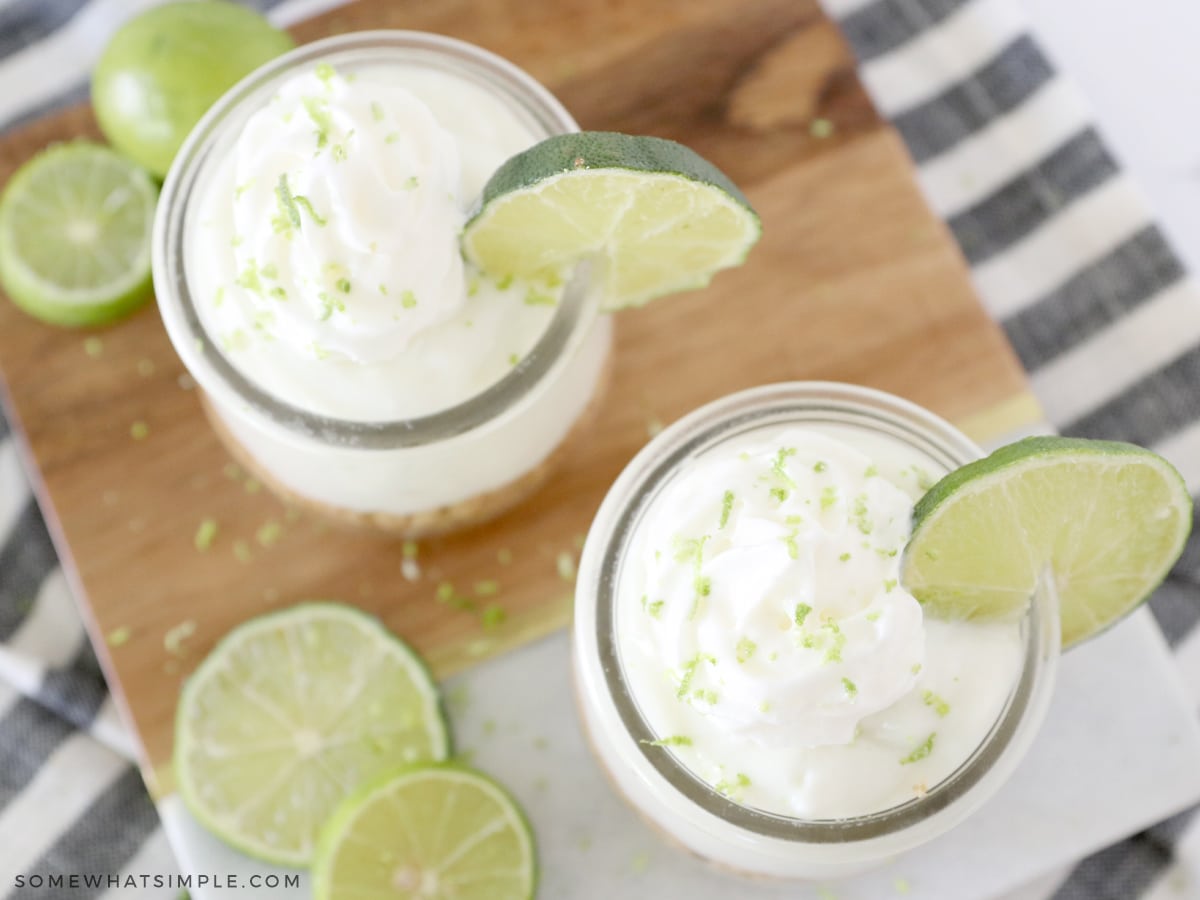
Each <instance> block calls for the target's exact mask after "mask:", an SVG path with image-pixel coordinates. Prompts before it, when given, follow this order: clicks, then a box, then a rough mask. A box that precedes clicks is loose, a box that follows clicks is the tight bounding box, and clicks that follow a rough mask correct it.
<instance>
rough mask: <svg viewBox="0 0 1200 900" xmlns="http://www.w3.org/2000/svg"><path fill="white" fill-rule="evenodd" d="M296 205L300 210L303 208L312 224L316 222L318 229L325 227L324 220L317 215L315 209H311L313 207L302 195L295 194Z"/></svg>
mask: <svg viewBox="0 0 1200 900" xmlns="http://www.w3.org/2000/svg"><path fill="white" fill-rule="evenodd" d="M296 203H297V204H298V205H299V206H300V207H301V208H303V209H304V211H305V212H306V213H308V215H309V218H311V219H312V220H313V221H314V222H316V223H317V226H318V227H320V228H324V227H325V225H326V220H325V219H324V218H322V217H321V216H319V215H318V214H317V211H316V210H315V209H313V206H312V204H311V203H310V202H309V200H308V198H307V197H305V196H304V195H303V194H297V195H296Z"/></svg>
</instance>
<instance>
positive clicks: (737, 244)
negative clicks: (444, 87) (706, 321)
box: [463, 131, 762, 311]
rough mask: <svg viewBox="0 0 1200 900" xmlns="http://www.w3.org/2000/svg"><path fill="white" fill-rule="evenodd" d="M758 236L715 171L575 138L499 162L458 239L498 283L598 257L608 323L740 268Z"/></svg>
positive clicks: (697, 162)
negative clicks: (610, 315)
mask: <svg viewBox="0 0 1200 900" xmlns="http://www.w3.org/2000/svg"><path fill="white" fill-rule="evenodd" d="M761 234H762V225H761V223H760V221H759V218H758V215H757V214H756V213H755V212H754V210H753V209H752V208H751V206H750V203H749V201H748V200H747V199H746V197H745V196H744V195H743V194H742V192H741V191H740V190H738V188H737V186H736V185H734V183H733V182H732V181H730V180H729V178H727V177H726V176H725V175H724V174H723V173H722V172H721V171H720V170H719V169H717V167H716V166H714V165H713V164H712V163H710V162H708V161H707V160H706V159H704V158H703V157H701V156H699V155H698V154H696V153H695V152H694V151H692V150H690V149H688V148H687V147H685V146H683V145H682V144H677V143H675V142H674V141H668V140H663V139H662V138H655V137H643V136H633V135H628V134H617V133H615V132H602V131H592V132H588V131H585V132H578V133H574V134H563V135H557V136H555V137H551V138H548V139H546V140H544V141H542V142H541V143H539V144H536V145H534V146H533V147H530V148H529V149H528V150H526V151H525V152H523V153H520V154H518V155H516V156H514V157H512V158H511V159H509V160H508V161H507V162H505V163H504V164H503V165H502V166H501V167H500V168H499V169H498V170H497V171H496V173H495V174H494V175H493V176H492V177H491V179H490V180H489V181H488V183H487V185H486V186H485V187H484V190H483V197H482V200H481V203H480V209H479V212H478V213H476V214H475V216H474V217H473V218H472V219H471V220H470V221H469V222H468V223H467V225H466V227H465V228H464V230H463V251H464V253H465V255H466V257H467V259H469V260H470V261H471V262H473V263H475V264H476V265H478V266H479V267H480V268H481V269H482V270H483V271H484V272H486V273H487V274H489V275H491V276H492V277H494V278H497V279H499V280H500V283H501V284H502V285H503V284H504V282H505V281H511V279H512V278H513V277H514V276H515V277H517V278H522V279H525V280H526V281H530V282H538V281H542V282H545V281H547V280H548V279H553V278H560V277H561V276H562V273H563V272H565V271H566V270H568V269H569V268H571V267H572V266H574V265H575V264H576V263H577V262H579V261H581V260H583V259H585V258H589V257H599V258H601V259H602V260H603V265H602V266H601V268H600V277H601V278H602V281H603V284H604V300H603V307H604V309H605V310H607V311H612V310H618V309H623V308H626V307H631V306H641V305H643V304H645V303H647V302H649V301H650V300H653V299H654V298H655V297H659V296H661V295H663V294H670V293H675V292H677V291H686V290H694V289H696V288H701V287H704V286H705V285H707V284H708V282H709V280H710V279H711V278H712V276H713V275H714V274H715V273H716V272H718V271H720V270H722V269H727V268H730V267H732V266H737V265H740V264H741V263H742V262H743V261H744V260H745V258H746V254H747V253H749V251H750V248H751V247H752V246H754V244H755V243H756V242H757V241H758V239H759V237H760V235H761Z"/></svg>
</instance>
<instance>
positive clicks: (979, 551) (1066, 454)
mask: <svg viewBox="0 0 1200 900" xmlns="http://www.w3.org/2000/svg"><path fill="white" fill-rule="evenodd" d="M1191 523H1192V499H1191V497H1190V496H1189V495H1188V491H1187V487H1186V485H1185V484H1184V482H1183V478H1182V477H1181V476H1180V475H1179V473H1178V472H1177V471H1176V470H1175V469H1174V468H1173V467H1172V466H1171V464H1170V463H1168V462H1167V461H1166V460H1165V459H1163V458H1162V457H1160V456H1158V455H1156V454H1154V453H1151V452H1150V451H1148V450H1144V449H1142V448H1141V447H1136V446H1134V445H1132V444H1122V443H1115V442H1111V441H1089V440H1079V439H1072V438H1058V437H1038V438H1028V439H1026V440H1023V441H1019V442H1017V443H1015V444H1010V445H1009V446H1007V447H1002V448H1001V449H999V450H997V451H996V452H995V453H993V454H992V455H991V456H988V457H986V458H985V459H981V460H978V461H976V462H973V463H970V464H968V465H966V466H963V467H962V468H961V469H957V470H956V471H954V472H951V473H950V474H949V475H947V476H946V477H945V478H943V479H942V480H941V481H939V482H938V483H937V484H935V485H934V486H933V487H932V488H930V489H929V492H928V493H926V494H925V496H924V497H922V498H921V500H920V501H919V502H918V503H917V505H916V508H915V509H914V510H913V533H912V538H911V539H910V540H909V543H908V547H907V548H906V549H905V554H904V564H903V569H902V574H901V580H902V582H903V584H904V586H905V587H906V588H907V589H908V590H909V591H911V592H912V594H913V595H914V596H915V597H916V598H917V599H918V600H919V601H921V603H922V604H923V606H924V608H925V610H926V611H927V612H928V613H929V614H930V615H932V616H936V617H937V618H940V619H975V620H981V621H987V620H1012V619H1015V618H1017V617H1019V616H1020V615H1021V614H1022V613H1023V612H1024V611H1025V609H1026V607H1027V606H1028V604H1029V601H1030V598H1031V597H1032V596H1033V592H1034V589H1035V587H1036V585H1037V581H1038V578H1039V576H1040V574H1041V573H1042V572H1043V571H1044V570H1046V569H1047V568H1048V569H1049V571H1050V573H1051V574H1052V576H1053V578H1054V585H1055V588H1056V589H1057V593H1058V599H1059V606H1060V612H1061V617H1062V640H1063V646H1064V647H1069V646H1071V645H1072V644H1076V643H1078V642H1079V641H1082V640H1084V639H1086V638H1089V637H1091V636H1093V635H1095V634H1098V633H1099V632H1101V631H1103V630H1104V629H1105V628H1107V627H1108V626H1109V625H1111V624H1113V623H1114V622H1116V621H1117V620H1119V619H1121V618H1122V617H1123V616H1125V615H1126V614H1127V613H1129V612H1130V611H1131V610H1133V609H1134V608H1136V607H1137V606H1138V605H1139V604H1141V603H1142V602H1143V601H1144V600H1145V599H1146V598H1147V597H1149V596H1150V593H1151V592H1152V591H1153V590H1154V588H1155V587H1157V586H1158V585H1159V583H1160V582H1162V580H1163V579H1164V578H1165V577H1166V575H1167V573H1168V572H1169V571H1170V569H1171V566H1172V565H1174V563H1175V561H1176V560H1177V559H1178V558H1179V556H1180V554H1181V553H1182V552H1183V548H1184V544H1185V542H1186V541H1187V536H1188V533H1189V532H1190V530H1191Z"/></svg>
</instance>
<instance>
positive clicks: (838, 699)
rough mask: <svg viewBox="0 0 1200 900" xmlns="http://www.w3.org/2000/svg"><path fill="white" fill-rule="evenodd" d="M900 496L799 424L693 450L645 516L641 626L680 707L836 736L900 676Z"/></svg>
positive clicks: (755, 732) (913, 631) (904, 510)
mask: <svg viewBox="0 0 1200 900" xmlns="http://www.w3.org/2000/svg"><path fill="white" fill-rule="evenodd" d="M911 512H912V500H911V499H910V498H909V496H908V495H907V494H906V493H905V492H904V491H902V490H900V489H899V488H898V487H896V486H895V485H893V484H892V483H891V482H889V481H887V480H886V479H885V478H883V477H881V476H880V475H879V474H878V471H877V469H876V467H875V466H874V465H873V464H872V462H871V459H870V458H869V457H867V456H865V455H864V454H862V453H860V452H859V451H857V450H855V449H854V448H853V447H851V446H849V445H848V444H845V443H843V442H841V441H838V440H834V439H831V438H828V437H825V436H823V435H820V434H816V433H813V432H809V431H805V430H802V429H799V428H796V429H791V430H788V431H785V432H782V433H780V434H778V435H777V436H776V437H775V438H774V439H772V440H770V441H760V442H757V443H753V444H749V445H745V446H741V447H738V448H733V447H730V448H725V449H719V450H717V451H716V452H714V453H712V454H711V455H707V456H705V457H703V458H701V459H700V460H697V461H696V462H695V464H694V465H692V466H691V467H690V468H688V469H687V470H686V471H684V472H683V473H681V474H680V476H679V477H678V478H677V479H675V481H674V482H673V483H672V484H671V485H670V487H669V488H668V489H667V490H666V491H665V492H664V494H663V496H662V497H661V498H659V499H658V501H657V503H656V505H655V507H654V509H653V510H652V511H651V513H650V514H649V516H648V517H647V520H646V522H645V525H644V528H645V533H646V534H648V535H653V536H654V539H656V540H655V546H654V548H653V550H652V551H651V552H650V553H649V554H648V556H646V557H645V558H644V559H645V561H644V565H645V567H646V568H645V578H644V582H643V583H644V592H645V599H646V605H647V611H648V615H647V616H646V617H645V622H644V625H645V635H644V637H645V640H646V641H647V643H648V644H649V648H650V650H651V652H652V653H653V654H654V655H655V656H657V657H658V658H660V659H662V660H663V662H664V663H665V664H666V665H667V667H668V668H669V669H670V672H671V677H672V678H673V679H674V680H675V681H676V682H677V683H678V685H679V690H680V691H681V692H682V693H683V695H684V697H683V699H685V700H686V701H687V702H688V703H690V704H691V705H692V706H693V708H695V709H696V710H697V711H699V712H701V713H702V714H704V715H705V716H709V717H712V718H713V719H716V720H718V721H720V722H721V724H722V725H723V727H724V728H725V729H727V730H728V731H730V732H735V733H740V734H743V735H745V736H746V737H748V738H751V739H753V740H754V741H756V742H758V743H760V744H763V745H767V746H781V745H790V746H806V747H811V746H819V745H823V744H844V743H847V742H849V741H850V740H852V739H853V738H854V733H855V728H856V726H857V725H858V723H859V721H861V720H862V719H863V718H865V717H866V716H869V715H871V714H872V713H875V712H878V711H879V710H882V709H885V708H887V707H888V706H890V705H891V704H893V703H895V702H896V700H898V699H899V698H900V697H902V696H903V695H904V694H906V693H907V692H908V691H910V690H911V689H912V687H913V685H914V683H915V682H916V677H917V675H916V673H917V672H918V671H919V669H920V666H921V663H922V662H923V661H924V654H925V645H924V632H923V629H922V615H921V607H920V604H919V603H918V602H917V601H916V600H915V599H914V598H913V597H912V595H911V594H909V593H907V592H906V591H905V590H904V589H903V588H902V587H901V586H900V585H899V567H900V551H901V550H902V549H903V546H904V542H905V540H906V539H907V536H908V531H909V518H910V516H911Z"/></svg>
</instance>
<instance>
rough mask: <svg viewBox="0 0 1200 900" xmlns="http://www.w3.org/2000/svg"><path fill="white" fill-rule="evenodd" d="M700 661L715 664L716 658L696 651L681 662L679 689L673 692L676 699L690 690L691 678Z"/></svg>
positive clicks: (694, 675) (681, 697)
mask: <svg viewBox="0 0 1200 900" xmlns="http://www.w3.org/2000/svg"><path fill="white" fill-rule="evenodd" d="M702 662H707V663H709V664H710V665H716V663H717V660H716V657H713V656H709V655H708V654H707V653H697V654H696V655H695V656H693V657H692V658H691V659H689V660H688V661H687V662H685V663H684V664H683V676H682V678H681V679H680V681H679V689H678V690H677V691H676V692H675V697H676V699H679V700H682V699H683V698H684V697H686V696H687V695H688V692H690V691H691V689H692V679H694V678H695V677H696V669H697V667H698V666H699V665H700V663H702Z"/></svg>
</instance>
